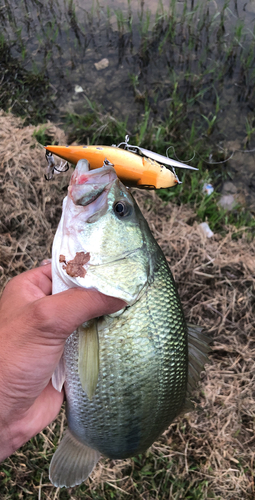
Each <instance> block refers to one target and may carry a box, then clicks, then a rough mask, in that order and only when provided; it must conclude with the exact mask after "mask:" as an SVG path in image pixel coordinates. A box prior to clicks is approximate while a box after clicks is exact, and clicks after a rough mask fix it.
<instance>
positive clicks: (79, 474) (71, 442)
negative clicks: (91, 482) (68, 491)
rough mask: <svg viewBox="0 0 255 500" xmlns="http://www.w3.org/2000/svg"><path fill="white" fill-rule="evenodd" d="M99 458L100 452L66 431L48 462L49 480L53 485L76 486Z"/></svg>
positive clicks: (86, 475)
mask: <svg viewBox="0 0 255 500" xmlns="http://www.w3.org/2000/svg"><path fill="white" fill-rule="evenodd" d="M99 458H100V453H99V452H98V451H97V450H93V449H92V448H89V447H88V446H85V445H84V444H82V443H80V442H79V441H78V440H77V439H76V438H75V437H74V436H73V435H72V434H71V433H70V431H69V430H67V431H66V433H65V435H64V437H63V439H62V441H61V443H60V445H59V447H58V449H57V451H56V452H55V454H54V455H53V458H52V460H51V464H50V480H51V482H52V483H53V484H54V486H59V487H62V486H65V487H66V488H67V487H71V486H77V485H78V484H80V483H82V482H83V481H85V480H86V479H87V478H88V477H89V475H90V474H91V472H92V470H93V469H94V467H95V465H96V464H97V462H98V460H99Z"/></svg>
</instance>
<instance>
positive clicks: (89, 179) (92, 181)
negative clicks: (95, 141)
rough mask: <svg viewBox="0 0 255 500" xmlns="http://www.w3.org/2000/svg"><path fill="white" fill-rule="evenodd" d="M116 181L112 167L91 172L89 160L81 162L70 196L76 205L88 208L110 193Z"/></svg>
mask: <svg viewBox="0 0 255 500" xmlns="http://www.w3.org/2000/svg"><path fill="white" fill-rule="evenodd" d="M116 179H118V177H117V175H116V172H115V170H114V168H113V167H111V166H110V165H107V166H106V165H104V166H103V167H101V168H98V169H96V170H90V169H89V162H88V161H87V160H79V161H78V163H77V165H76V168H75V171H74V173H73V175H72V177H71V180H70V185H69V187H68V195H69V196H70V198H71V199H72V201H73V203H74V204H75V205H81V206H83V207H86V206H88V205H90V203H93V202H94V201H96V200H97V198H99V197H100V195H101V194H102V193H103V192H104V191H108V190H109V189H110V187H111V185H112V183H113V182H114V181H115V180H116Z"/></svg>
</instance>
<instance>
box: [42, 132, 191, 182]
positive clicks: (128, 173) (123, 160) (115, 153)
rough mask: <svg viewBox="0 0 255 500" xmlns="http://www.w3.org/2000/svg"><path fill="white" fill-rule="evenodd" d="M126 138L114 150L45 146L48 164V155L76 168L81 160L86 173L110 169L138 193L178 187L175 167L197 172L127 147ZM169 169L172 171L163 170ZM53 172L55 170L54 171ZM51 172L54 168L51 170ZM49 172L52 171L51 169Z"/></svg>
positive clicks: (99, 147)
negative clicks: (86, 164) (86, 170)
mask: <svg viewBox="0 0 255 500" xmlns="http://www.w3.org/2000/svg"><path fill="white" fill-rule="evenodd" d="M128 142H129V137H128V136H126V137H125V142H121V143H120V144H119V145H118V146H116V145H113V146H45V149H46V158H47V160H48V164H49V163H51V165H52V153H54V154H56V155H57V156H60V158H63V159H64V160H66V161H68V162H70V163H72V164H74V165H76V163H77V162H78V161H79V160H81V159H85V160H87V161H88V162H89V164H90V169H91V170H93V169H95V168H100V167H102V166H103V165H110V166H112V167H113V168H114V169H115V171H116V174H117V176H118V177H119V179H120V180H121V181H122V182H123V184H125V186H133V187H138V188H142V189H160V188H168V187H173V186H175V185H176V184H181V182H180V181H179V179H178V176H177V175H176V173H175V167H178V168H185V169H189V170H198V169H197V168H195V167H191V166H190V165H186V164H185V163H181V162H179V161H176V160H172V159H171V158H167V157H166V156H162V155H160V154H158V153H154V152H153V151H150V150H148V149H144V148H141V147H139V146H132V145H130V144H128ZM165 165H169V166H170V167H172V169H169V168H166V167H165ZM55 169H56V170H58V168H56V166H55ZM53 171H54V168H53ZM51 172H52V167H51Z"/></svg>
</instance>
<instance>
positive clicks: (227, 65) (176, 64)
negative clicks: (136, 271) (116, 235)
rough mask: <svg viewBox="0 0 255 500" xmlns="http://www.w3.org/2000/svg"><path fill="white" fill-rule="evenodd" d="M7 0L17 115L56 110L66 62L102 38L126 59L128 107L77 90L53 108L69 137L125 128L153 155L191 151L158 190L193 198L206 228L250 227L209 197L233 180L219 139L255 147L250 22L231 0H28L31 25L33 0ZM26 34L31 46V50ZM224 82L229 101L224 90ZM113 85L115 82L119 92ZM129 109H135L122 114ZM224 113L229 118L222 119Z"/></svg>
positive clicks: (8, 77)
mask: <svg viewBox="0 0 255 500" xmlns="http://www.w3.org/2000/svg"><path fill="white" fill-rule="evenodd" d="M15 5H16V0H7V1H6V8H5V9H3V10H2V11H1V14H0V15H1V17H0V23H1V25H2V34H1V40H0V43H1V48H2V50H1V61H0V64H1V70H2V75H3V78H2V81H1V83H0V90H1V94H0V105H1V106H2V108H3V109H5V110H11V111H12V112H14V113H17V114H19V115H21V116H22V117H24V118H25V120H26V123H28V122H29V123H33V124H37V123H40V122H41V123H42V122H44V121H46V119H47V118H49V117H51V116H52V115H55V116H56V117H57V105H58V102H59V99H60V96H61V92H63V91H64V88H65V87H67V88H68V86H69V88H70V83H69V79H70V78H71V75H72V72H70V71H69V68H72V69H75V68H76V67H77V64H80V60H81V58H83V59H84V61H85V62H84V65H83V68H84V71H86V69H89V67H90V65H91V60H89V61H88V66H86V54H87V50H88V47H91V45H92V46H93V47H94V48H93V50H92V49H91V48H90V50H92V52H93V53H94V57H95V58H97V57H98V56H97V53H99V52H100V51H101V52H100V53H101V54H102V55H105V54H104V53H103V50H102V47H103V46H104V45H105V46H106V47H107V49H111V50H115V51H116V52H118V62H119V64H125V58H127V59H128V60H129V77H128V82H127V83H125V84H124V85H126V87H124V92H125V91H127V92H129V95H130V96H131V97H130V104H129V108H128V112H127V113H125V114H124V115H123V116H122V117H119V115H117V114H116V113H114V112H112V111H107V109H105V106H104V104H103V102H99V100H98V99H97V100H96V101H95V100H93V99H90V98H89V96H88V95H86V94H85V98H84V103H83V104H82V105H81V106H80V107H79V113H71V112H68V113H66V114H64V115H63V114H62V116H61V118H62V122H63V126H64V127H65V130H66V131H67V134H68V140H69V142H73V141H77V142H78V143H85V144H86V143H90V144H98V143H102V144H106V145H111V144H118V143H119V142H121V141H122V140H123V139H124V137H125V135H126V133H128V134H129V135H130V142H131V143H133V144H136V145H141V146H143V147H145V148H148V149H152V150H154V151H157V152H159V153H161V154H165V153H166V151H167V150H168V148H170V149H169V155H170V156H171V155H173V157H176V156H177V157H178V158H179V159H180V160H181V161H184V162H187V161H188V160H189V159H192V158H193V159H192V160H191V165H193V166H198V167H199V173H196V174H195V173H193V174H192V175H189V174H182V175H180V177H181V178H182V179H183V184H182V185H181V186H178V187H177V188H176V189H175V190H174V191H173V190H172V191H171V190H169V191H165V190H162V191H161V192H160V193H159V194H160V196H161V197H162V198H163V199H164V200H165V201H168V200H174V199H175V200H176V202H177V203H178V204H181V203H190V204H192V205H194V207H195V209H196V212H197V215H198V220H208V222H209V224H210V226H211V227H212V230H213V231H220V230H222V228H223V226H224V225H226V224H227V225H228V224H234V225H236V227H237V229H238V231H239V230H240V228H241V227H244V226H245V227H248V228H249V231H250V233H251V235H252V234H253V233H254V214H251V213H249V209H246V210H245V209H244V208H242V207H237V208H236V209H235V210H234V211H232V212H231V213H227V212H226V211H224V210H222V209H221V208H220V207H219V205H218V200H219V192H220V190H221V187H222V184H223V182H224V181H225V180H233V179H232V178H231V176H232V173H231V170H230V168H229V166H228V163H227V161H226V160H227V158H228V157H229V156H231V153H232V152H231V151H228V150H226V149H225V148H224V144H225V142H226V143H227V142H228V141H229V140H230V139H231V140H233V139H234V137H235V135H234V134H236V135H237V137H238V138H239V139H240V145H241V148H242V149H246V150H247V149H248V148H249V149H252V148H253V147H254V146H255V132H254V131H255V127H254V112H252V111H251V110H252V109H253V102H254V97H255V90H254V89H255V70H254V66H255V28H254V30H253V31H252V30H251V29H250V28H249V27H247V26H246V24H245V22H244V18H242V17H241V18H238V17H237V16H236V11H235V9H234V6H233V5H232V3H231V2H230V1H226V2H225V3H224V6H223V8H221V9H218V10H217V8H216V7H217V5H216V4H215V3H214V6H213V5H212V2H210V1H209V0H208V1H206V2H199V1H196V2H195V1H188V0H185V1H184V2H183V3H182V5H181V6H180V4H179V3H178V2H177V1H176V0H171V1H170V2H169V6H168V7H167V8H164V7H163V5H162V3H161V2H159V3H158V6H157V9H156V11H155V12H154V14H152V13H151V12H150V11H149V10H148V9H147V8H146V5H145V3H144V2H141V3H140V5H139V8H138V11H137V12H135V11H134V7H133V5H132V2H131V1H128V2H127V8H126V9H121V10H120V9H118V8H116V9H114V10H112V9H111V8H110V7H107V8H106V9H104V8H103V7H102V6H100V4H99V3H98V2H95V3H94V4H93V6H92V8H91V10H90V11H86V10H85V9H83V10H81V11H78V10H77V8H76V7H75V4H74V2H73V1H68V2H66V3H65V6H64V8H63V9H62V10H61V8H60V5H59V4H58V3H55V4H53V3H52V2H51V1H50V0H48V1H47V2H45V3H41V2H36V5H37V8H38V9H39V10H38V12H39V14H40V23H39V25H38V22H37V17H35V15H34V14H35V13H34V5H35V3H34V0H27V1H26V2H19V9H17V8H15V9H14V8H13V7H14V6H15ZM215 5H216V7H215ZM18 14H19V16H20V19H21V21H22V22H21V23H19V22H18V17H17V16H18ZM26 33H28V34H29V36H30V38H29V39H31V40H32V42H33V48H35V50H34V51H33V53H32V54H31V49H30V48H29V44H27V43H26V36H27V35H26ZM134 47H135V53H133V49H134ZM13 54H15V56H16V57H14V56H13ZM25 67H26V68H29V69H25ZM65 67H66V70H65ZM156 75H157V77H156ZM53 77H54V78H55V79H57V80H56V81H57V82H58V83H59V86H60V87H59V89H57V90H56V87H55V85H56V84H55V83H54V86H53V85H51V80H52V78H53ZM95 78H96V77H95ZM62 81H63V82H64V84H62ZM234 82H236V83H237V85H234V84H233V83H234ZM230 87H231V92H232V94H231V103H230V105H229V104H228V102H227V100H226V93H227V92H228V89H229V88H230ZM121 94H122V89H121V90H120V93H119V94H118V95H119V99H121ZM131 108H132V110H133V109H135V110H136V112H135V113H134V112H132V113H129V110H130V109H131ZM235 110H238V131H237V132H236V131H235V121H236V117H237V115H233V113H234V112H235ZM232 115H233V116H232ZM226 121H227V123H230V127H226V126H225V122H226ZM232 123H233V126H232ZM236 123H237V122H236ZM229 128H230V130H228V129H229ZM36 137H37V139H38V141H39V142H41V143H42V144H45V143H46V142H48V140H49V137H47V136H45V131H44V129H43V127H42V129H41V130H40V129H39V130H38V131H37V132H36ZM239 148H240V146H239ZM219 162H223V163H219ZM208 179H209V180H210V181H211V182H212V183H213V185H214V187H215V192H214V194H213V195H211V196H210V197H207V196H204V195H203V194H202V186H203V183H204V182H206V181H207V180H208ZM247 182H248V177H247ZM238 234H240V233H238Z"/></svg>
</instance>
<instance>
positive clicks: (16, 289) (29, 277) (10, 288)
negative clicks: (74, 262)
mask: <svg viewBox="0 0 255 500" xmlns="http://www.w3.org/2000/svg"><path fill="white" fill-rule="evenodd" d="M51 290H52V281H51V265H50V264H48V265H46V266H43V267H38V268H36V269H31V270H30V271H26V272H24V273H22V274H20V275H19V276H15V278H13V279H11V280H10V281H9V283H8V284H7V286H6V287H5V290H4V292H3V295H2V299H1V303H2V305H3V304H4V303H5V307H8V306H9V307H10V306H11V307H12V308H13V304H15V310H16V311H17V309H18V308H19V307H23V306H25V305H26V304H27V303H29V302H33V301H35V300H38V299H40V298H42V297H44V296H45V295H49V294H51ZM10 297H11V300H10ZM6 304H7V306H6Z"/></svg>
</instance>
